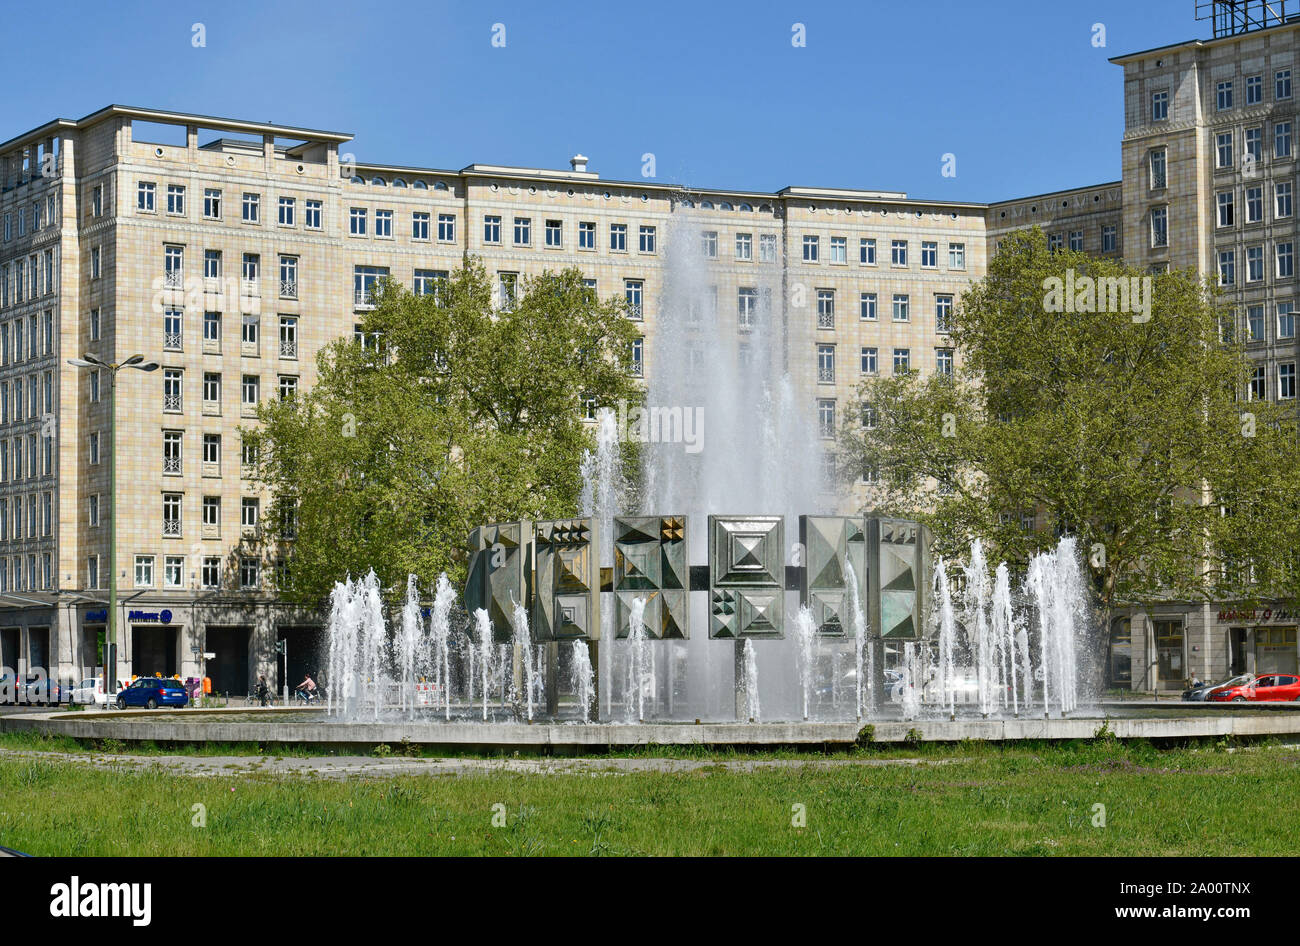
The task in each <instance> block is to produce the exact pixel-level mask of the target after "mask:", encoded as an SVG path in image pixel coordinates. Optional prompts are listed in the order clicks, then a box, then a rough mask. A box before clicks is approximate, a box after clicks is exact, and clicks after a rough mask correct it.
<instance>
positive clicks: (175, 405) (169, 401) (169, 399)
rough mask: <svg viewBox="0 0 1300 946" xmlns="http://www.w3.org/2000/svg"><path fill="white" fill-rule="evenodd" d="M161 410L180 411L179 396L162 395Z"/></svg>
mask: <svg viewBox="0 0 1300 946" xmlns="http://www.w3.org/2000/svg"><path fill="white" fill-rule="evenodd" d="M163 410H164V411H175V412H179V411H180V410H181V396H180V395H179V394H164V395H163Z"/></svg>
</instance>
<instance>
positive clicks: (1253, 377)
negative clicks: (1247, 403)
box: [1247, 365, 1268, 401]
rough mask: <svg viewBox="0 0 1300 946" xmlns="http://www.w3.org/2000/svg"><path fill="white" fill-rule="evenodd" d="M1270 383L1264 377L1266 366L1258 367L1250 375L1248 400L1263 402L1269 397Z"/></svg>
mask: <svg viewBox="0 0 1300 946" xmlns="http://www.w3.org/2000/svg"><path fill="white" fill-rule="evenodd" d="M1267 388H1268V382H1267V381H1266V380H1265V377H1264V366H1263V365H1256V366H1255V367H1254V368H1253V369H1252V370H1251V373H1250V390H1249V392H1247V399H1248V400H1251V401H1262V400H1264V399H1265V398H1267V397H1268V389H1267Z"/></svg>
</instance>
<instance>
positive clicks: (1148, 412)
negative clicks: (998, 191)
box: [840, 229, 1300, 611]
mask: <svg viewBox="0 0 1300 946" xmlns="http://www.w3.org/2000/svg"><path fill="white" fill-rule="evenodd" d="M1144 278H1149V280H1150V281H1149V283H1144V282H1143V279H1144ZM1121 279H1122V280H1123V281H1124V282H1123V284H1122V286H1123V288H1124V289H1126V290H1127V291H1126V292H1124V293H1123V296H1127V297H1128V305H1127V306H1125V305H1124V304H1123V302H1124V299H1123V297H1122V296H1121V294H1120V292H1119V290H1120V288H1121V283H1119V282H1118V280H1121ZM1058 280H1059V283H1058V282H1057V281H1058ZM1145 286H1149V287H1150V290H1151V291H1150V295H1149V296H1147V297H1145V300H1144V287H1145ZM1058 287H1059V290H1060V291H1056V290H1058ZM1089 288H1091V289H1092V296H1091V298H1089V295H1088V292H1087V290H1088V289H1089ZM1147 304H1149V307H1144V306H1147ZM1069 310H1073V311H1069ZM1080 310H1083V311H1080ZM1099 310H1101V311H1099ZM1230 325H1231V319H1230V316H1229V315H1228V313H1226V312H1225V311H1224V310H1223V309H1222V307H1221V306H1220V305H1219V304H1218V302H1217V300H1216V298H1215V294H1214V292H1213V291H1212V290H1210V289H1209V288H1208V287H1206V286H1205V285H1204V284H1203V283H1202V282H1201V281H1200V279H1199V278H1198V276H1197V275H1196V273H1195V272H1192V271H1181V272H1169V273H1161V274H1156V275H1151V274H1148V273H1142V272H1140V271H1137V270H1134V269H1131V268H1128V267H1126V266H1124V265H1123V264H1122V263H1120V262H1117V261H1113V260H1106V259H1098V258H1094V257H1091V256H1088V255H1085V254H1083V253H1075V252H1061V251H1058V252H1055V253H1053V252H1051V251H1049V250H1048V248H1047V246H1046V242H1045V240H1044V239H1043V235H1042V233H1041V232H1039V231H1038V230H1037V229H1035V230H1033V231H1031V232H1028V233H1022V234H1017V235H1013V236H1011V237H1009V238H1007V239H1006V240H1005V241H1004V242H1003V244H1002V246H1001V248H1000V250H999V252H998V253H997V255H996V256H995V257H993V259H991V260H990V262H989V271H988V275H987V276H986V277H985V278H984V279H983V280H981V281H980V282H979V283H977V284H975V285H974V286H973V287H972V288H971V289H970V290H969V291H968V292H967V293H966V294H965V295H964V296H963V297H962V299H961V302H960V305H959V306H958V307H957V310H956V312H955V314H954V320H953V326H952V342H953V344H954V345H955V347H956V349H957V351H958V352H959V354H960V356H961V364H960V366H959V367H958V369H957V370H956V371H955V373H954V374H953V375H952V376H945V375H939V374H933V375H929V376H924V377H923V376H922V375H921V374H919V373H915V372H913V373H909V374H904V375H902V376H897V377H888V378H880V379H873V380H869V381H867V382H866V383H864V384H863V385H862V387H861V390H860V392H859V397H860V404H859V405H858V407H859V410H858V411H857V412H856V413H855V414H854V416H852V417H850V418H847V419H846V422H845V424H844V428H843V431H842V436H841V441H840V450H841V464H840V465H841V468H842V469H844V470H846V471H852V473H853V474H855V475H859V474H861V473H863V472H864V471H871V472H873V473H876V474H877V475H878V483H877V484H876V485H874V486H872V487H869V489H870V492H871V494H872V495H871V502H872V503H873V504H875V505H876V506H877V507H878V508H881V509H882V510H884V511H890V512H894V513H898V514H904V515H908V516H914V517H916V518H918V519H920V520H921V521H924V522H926V523H927V524H929V525H930V526H931V527H932V529H933V531H934V534H935V536H936V541H937V542H938V543H939V547H940V551H941V552H942V553H945V554H948V555H953V556H960V555H961V554H962V549H963V548H964V547H965V545H966V543H968V542H969V541H970V539H971V538H972V537H975V536H982V537H984V539H985V540H986V541H987V542H989V543H991V545H992V546H993V547H994V553H995V554H996V555H999V556H1001V557H1003V558H1005V559H1006V560H1007V561H1008V562H1010V563H1012V564H1013V565H1023V564H1024V563H1025V562H1027V560H1028V558H1029V557H1030V556H1031V555H1032V554H1033V553H1035V552H1037V551H1041V550H1043V549H1045V548H1047V547H1049V546H1051V545H1053V544H1054V543H1055V541H1056V537H1057V536H1058V535H1059V534H1063V533H1070V534H1073V535H1076V536H1078V538H1079V541H1080V544H1081V547H1082V550H1083V553H1084V554H1085V555H1086V556H1087V558H1088V564H1089V567H1090V568H1091V571H1092V576H1093V578H1094V581H1095V585H1096V589H1097V592H1098V596H1099V599H1100V604H1101V606H1102V607H1103V608H1104V609H1106V610H1107V611H1109V610H1110V609H1111V608H1113V607H1115V606H1117V605H1122V604H1137V603H1142V602H1150V601H1157V600H1170V599H1175V600H1215V601H1225V600H1227V601H1233V600H1241V601H1253V600H1260V599H1265V598H1284V599H1292V598H1294V597H1295V595H1296V592H1297V574H1296V569H1295V565H1296V552H1295V551H1294V550H1296V549H1297V548H1298V547H1300V546H1298V545H1297V543H1296V531H1297V529H1296V522H1297V519H1298V513H1300V502H1298V498H1300V476H1298V471H1300V451H1298V449H1297V436H1296V420H1295V414H1294V412H1293V411H1292V410H1291V409H1290V408H1289V407H1283V406H1281V405H1279V404H1277V403H1269V402H1262V401H1248V400H1246V399H1245V394H1246V391H1247V389H1248V380H1249V373H1250V371H1251V367H1252V364H1251V361H1250V359H1249V358H1248V357H1247V356H1246V354H1245V352H1244V351H1243V349H1242V347H1241V346H1240V344H1237V343H1234V341H1233V340H1232V337H1231V330H1230V328H1229V326H1230ZM869 479H870V477H869Z"/></svg>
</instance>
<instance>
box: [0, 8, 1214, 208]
mask: <svg viewBox="0 0 1300 946" xmlns="http://www.w3.org/2000/svg"><path fill="white" fill-rule="evenodd" d="M4 5H5V6H6V7H8V8H9V12H8V13H7V14H5V21H6V22H8V23H10V24H11V25H14V24H17V23H20V22H25V19H24V17H25V14H22V15H20V8H19V6H18V5H17V4H16V3H14V2H13V0H5V3H4ZM1193 7H1194V3H1193V0H1140V2H1139V0H1087V2H1082V0H1041V2H1032V3H1031V2H1024V0H1004V2H990V3H976V2H968V0H933V2H930V3H925V4H922V3H918V2H916V0H891V2H880V0H857V2H818V0H800V2H794V3H791V2H786V3H768V2H762V0H749V2H717V0H695V2H678V0H654V2H647V0H636V2H623V0H620V2H613V0H609V2H606V0H588V2H585V3H570V2H551V3H547V2H540V3H539V2H536V0H533V2H513V0H511V2H498V0H489V2H470V3H457V4H451V3H439V2H416V0H405V2H391V3H389V2H379V0H369V2H356V0H351V2H346V3H344V2H335V0H315V2H282V3H277V2H267V3H253V2H244V0H207V2H202V3H186V2H177V0H170V2H130V0H126V2H113V3H103V2H94V3H58V2H53V3H49V4H47V5H43V6H42V7H41V9H40V17H39V19H40V20H42V21H48V20H50V19H51V18H57V19H58V20H60V21H61V22H63V23H65V25H66V26H65V29H66V31H65V32H64V34H63V35H64V36H65V37H66V38H67V39H70V40H73V41H74V42H76V43H77V44H78V47H79V48H77V49H75V50H74V49H69V48H66V47H65V48H58V49H54V48H52V49H50V50H47V51H48V52H50V54H51V55H50V57H49V58H48V59H46V60H42V58H41V56H39V55H37V56H36V57H35V58H32V57H31V56H30V55H28V53H32V54H35V52H36V51H37V49H38V48H39V47H40V44H39V43H38V44H37V45H36V46H32V44H31V43H30V42H19V43H18V44H17V45H14V43H12V42H11V43H10V44H9V49H8V52H10V53H15V54H17V53H18V52H19V51H24V52H23V53H22V56H21V57H20V58H22V59H23V60H24V61H25V62H28V64H29V65H30V66H31V69H30V70H29V71H27V72H26V73H25V81H24V82H23V83H22V85H21V94H17V95H10V96H6V97H5V100H4V101H3V102H0V140H3V139H4V138H8V137H10V136H12V135H15V134H18V133H20V132H22V131H26V130H27V129H29V128H32V127H35V126H37V125H40V124H42V123H44V122H46V121H48V120H50V119H52V118H55V117H64V118H80V117H82V116H83V115H86V114H88V113H90V112H92V111H94V110H96V109H98V108H100V107H102V106H104V105H107V104H110V103H119V104H124V105H139V106H146V107H155V108H163V109H174V110H177V111H185V112H197V113H200V114H208V115H221V116H229V117H236V118H247V119H253V120H257V121H275V122H281V123H284V124H289V125H301V126H306V127H312V128H326V129H331V130H338V131H345V132H351V133H354V134H355V135H356V141H355V143H354V147H353V150H354V151H355V153H356V155H357V158H358V159H359V160H361V161H372V162H376V163H392V164H409V165H416V166H431V167H443V168H460V167H463V166H465V165H467V164H471V163H474V162H479V163H488V164H519V165H529V166H544V167H567V163H566V162H567V159H568V157H569V156H570V155H572V154H573V153H575V152H577V151H581V152H583V153H584V154H586V155H588V156H589V157H590V158H591V170H593V171H596V172H598V173H600V174H601V176H602V177H607V178H618V179H636V178H638V177H639V176H640V174H641V156H642V154H643V153H645V152H652V153H654V155H655V156H656V163H657V172H658V173H657V178H658V180H660V181H663V182H669V183H689V184H694V185H696V186H707V187H734V188H737V189H740V188H749V189H760V190H774V189H776V188H779V187H783V186H785V185H788V184H803V185H820V186H827V187H861V188H880V189H887V190H905V191H907V192H909V193H910V194H912V195H913V196H916V197H928V198H941V199H952V200H976V201H985V200H999V199H1003V198H1008V197H1014V196H1024V195H1029V194H1036V193H1040V192H1043V191H1050V190H1054V189H1058V188H1063V187H1071V186H1079V185H1085V184H1093V183H1101V182H1104V181H1110V180H1116V179H1118V178H1119V175H1120V169H1119V160H1120V151H1119V139H1120V134H1121V131H1122V127H1123V117H1122V102H1121V94H1122V86H1123V83H1122V70H1121V69H1120V68H1119V67H1118V66H1114V65H1111V64H1110V63H1109V62H1107V59H1108V57H1110V56H1116V55H1121V54H1123V53H1128V52H1134V51H1138V50H1142V49H1147V48H1150V47H1153V46H1160V45H1165V44H1168V43H1174V42H1181V41H1184V40H1188V39H1194V38H1197V37H1206V36H1208V35H1209V32H1210V31H1209V24H1208V23H1197V22H1196V21H1195V20H1194V18H1193ZM22 9H26V8H22ZM0 12H3V11H0ZM196 22H200V23H203V24H204V26H205V28H206V42H207V45H206V47H204V48H195V47H194V46H193V45H192V41H191V36H192V33H191V26H192V24H194V23H196ZM496 23H502V24H504V26H505V43H506V45H505V47H504V48H498V47H494V46H493V45H492V42H491V40H492V35H493V33H492V31H493V24H496ZM794 23H803V24H804V25H805V27H806V38H807V45H806V46H805V47H803V48H796V47H794V46H793V45H792V44H791V37H792V35H793V34H792V25H793V24H794ZM1094 23H1103V24H1105V27H1106V46H1105V48H1095V47H1094V46H1093V45H1092V38H1093V31H1092V27H1093V24H1094ZM11 39H15V40H16V39H17V34H14V35H13V36H12V37H11ZM42 62H45V65H44V66H42ZM16 63H17V60H15V61H14V62H13V63H11V65H16ZM18 88H20V87H19V86H15V87H14V89H15V91H16V90H17V89H18ZM948 152H951V153H953V154H955V155H956V157H957V176H956V177H955V178H944V177H942V176H941V175H940V158H941V156H942V155H943V154H944V153H948Z"/></svg>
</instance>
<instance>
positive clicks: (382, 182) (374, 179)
mask: <svg viewBox="0 0 1300 946" xmlns="http://www.w3.org/2000/svg"><path fill="white" fill-rule="evenodd" d="M370 183H371V184H374V185H375V186H376V187H387V186H388V182H387V181H386V180H384V179H383V178H382V177H379V176H378V175H376V176H375V177H372V178H371V179H370Z"/></svg>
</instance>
